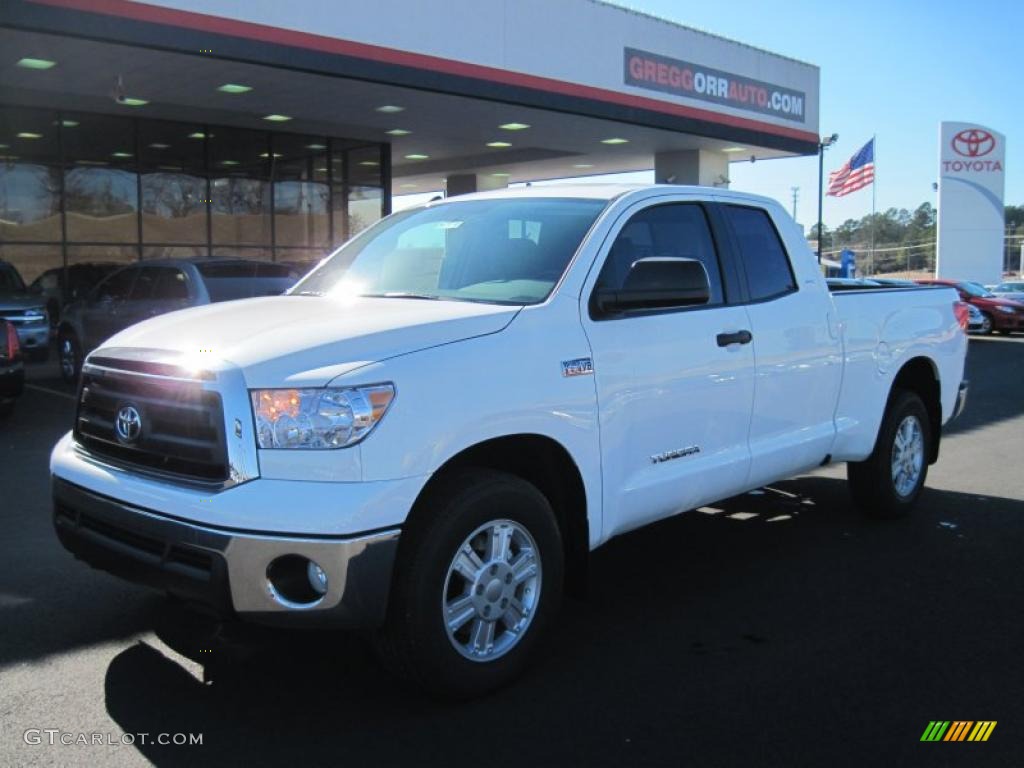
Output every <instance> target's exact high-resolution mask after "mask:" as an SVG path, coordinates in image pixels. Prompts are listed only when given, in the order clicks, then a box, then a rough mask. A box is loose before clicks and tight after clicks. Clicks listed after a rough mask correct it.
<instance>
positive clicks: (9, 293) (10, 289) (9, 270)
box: [0, 261, 50, 360]
mask: <svg viewBox="0 0 1024 768" xmlns="http://www.w3.org/2000/svg"><path fill="white" fill-rule="evenodd" d="M0 319H3V320H6V321H7V322H9V323H10V324H11V325H13V326H14V328H15V331H16V332H17V334H18V344H19V346H20V347H21V352H22V355H23V356H24V357H26V358H29V359H32V360H45V359H46V357H47V355H48V353H49V349H50V323H49V321H48V319H47V316H46V306H45V303H44V301H43V300H42V299H41V298H40V297H39V296H35V295H33V294H31V293H29V291H28V289H27V288H25V283H24V281H23V280H22V279H21V275H20V274H19V273H18V270H17V269H15V268H14V265H13V264H9V263H7V262H6V261H0Z"/></svg>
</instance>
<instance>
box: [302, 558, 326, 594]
mask: <svg viewBox="0 0 1024 768" xmlns="http://www.w3.org/2000/svg"><path fill="white" fill-rule="evenodd" d="M306 576H307V577H308V578H309V586H311V587H312V588H313V591H314V592H316V593H317V594H318V595H326V594H327V574H326V573H324V569H323V568H321V567H320V566H319V565H317V564H316V563H314V562H313V561H312V560H310V561H309V565H307V566H306Z"/></svg>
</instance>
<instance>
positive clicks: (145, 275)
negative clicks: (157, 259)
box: [128, 267, 159, 301]
mask: <svg viewBox="0 0 1024 768" xmlns="http://www.w3.org/2000/svg"><path fill="white" fill-rule="evenodd" d="M158 271H159V268H158V267H140V268H139V270H138V273H139V275H138V277H136V278H135V285H133V286H132V292H131V293H130V294H129V295H128V300H129V301H146V300H147V299H151V298H153V286H154V285H155V284H156V276H157V272H158Z"/></svg>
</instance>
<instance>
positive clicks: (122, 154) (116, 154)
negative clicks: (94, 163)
mask: <svg viewBox="0 0 1024 768" xmlns="http://www.w3.org/2000/svg"><path fill="white" fill-rule="evenodd" d="M110 156H111V157H120V158H126V157H132V153H131V152H111V153H110Z"/></svg>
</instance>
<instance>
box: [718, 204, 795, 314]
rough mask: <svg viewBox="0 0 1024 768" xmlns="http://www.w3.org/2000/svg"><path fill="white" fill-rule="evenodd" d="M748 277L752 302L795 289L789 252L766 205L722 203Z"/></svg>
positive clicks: (771, 297)
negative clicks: (764, 207)
mask: <svg viewBox="0 0 1024 768" xmlns="http://www.w3.org/2000/svg"><path fill="white" fill-rule="evenodd" d="M721 211H722V213H723V214H724V216H725V218H726V220H727V221H728V222H729V225H730V228H731V229H732V234H733V237H734V239H735V242H736V249H737V251H738V252H739V256H740V262H741V263H742V265H743V268H744V271H745V272H746V277H747V289H748V292H749V294H750V301H769V300H771V299H776V298H779V297H780V296H785V295H786V294H789V293H793V292H794V291H796V289H797V286H796V278H795V277H794V275H793V267H792V265H791V264H790V261H789V254H788V253H786V249H785V247H784V246H783V244H782V238H780V237H779V233H778V231H777V230H776V229H775V224H774V223H773V222H772V219H771V216H769V215H768V212H767V211H765V210H764V209H763V208H752V207H750V206H745V205H730V204H726V205H723V206H721Z"/></svg>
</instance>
